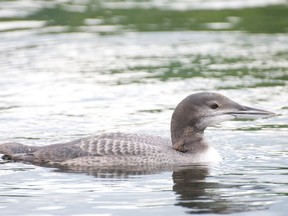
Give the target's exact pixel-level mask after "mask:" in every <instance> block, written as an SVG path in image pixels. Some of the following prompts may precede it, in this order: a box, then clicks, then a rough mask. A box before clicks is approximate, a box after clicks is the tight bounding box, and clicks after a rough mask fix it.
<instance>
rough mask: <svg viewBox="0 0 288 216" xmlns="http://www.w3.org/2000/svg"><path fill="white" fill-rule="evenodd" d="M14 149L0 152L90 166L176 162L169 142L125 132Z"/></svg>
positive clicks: (17, 157) (34, 160)
mask: <svg viewBox="0 0 288 216" xmlns="http://www.w3.org/2000/svg"><path fill="white" fill-rule="evenodd" d="M10 146H11V145H10ZM12 146H13V148H12V147H10V148H9V145H7V144H2V145H0V152H1V153H3V154H6V155H9V156H10V157H11V158H12V159H14V160H16V161H27V162H31V163H36V164H52V165H53V164H56V165H57V164H58V165H65V166H87V167H91V166H114V165H141V164H163V163H169V161H170V160H172V159H171V158H169V157H167V156H169V153H170V152H171V151H173V149H172V146H171V141H170V140H169V139H166V138H162V137H159V136H151V135H142V134H125V133H106V134H101V135H97V136H90V137H85V138H82V139H78V140H74V141H72V142H67V143H59V144H52V145H48V146H44V147H31V146H25V145H22V144H17V145H12ZM4 147H5V148H4Z"/></svg>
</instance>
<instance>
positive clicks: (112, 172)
mask: <svg viewBox="0 0 288 216" xmlns="http://www.w3.org/2000/svg"><path fill="white" fill-rule="evenodd" d="M211 169H212V170H213V166H209V165H191V166H184V167H179V166H178V167H167V166H166V167H165V166H161V167H159V166H158V167H154V166H153V167H151V166H149V167H148V166H147V167H122V168H119V167H118V168H117V167H115V168H100V169H90V170H81V169H78V170H76V169H73V170H71V169H67V168H63V167H62V168H59V169H58V170H56V172H70V173H75V172H79V173H83V172H84V173H86V174H88V175H92V176H94V177H96V178H97V179H102V180H104V179H105V180H106V181H111V180H113V179H115V180H120V179H121V180H122V181H127V182H129V179H134V178H135V177H138V178H139V177H140V176H142V175H148V174H157V173H158V174H159V173H160V174H161V173H163V172H171V174H172V175H171V176H172V180H173V186H172V188H171V190H172V191H174V192H175V194H176V201H175V203H174V205H175V206H181V207H183V208H185V209H188V211H187V210H185V212H188V213H190V214H199V213H217V214H228V213H236V212H245V211H253V210H261V209H267V208H268V207H269V206H270V205H271V204H272V203H274V202H275V200H272V199H271V198H267V197H266V196H265V195H264V194H262V193H264V192H265V191H266V192H267V191H269V189H268V188H266V186H260V185H255V183H253V178H251V179H249V181H248V182H245V183H244V182H243V178H242V177H241V176H239V179H238V180H237V179H235V177H234V176H233V174H228V173H226V175H227V176H228V177H227V179H226V180H224V181H221V180H219V179H217V177H215V176H213V175H211ZM229 175H231V177H229ZM219 178H220V179H221V176H220V177H219ZM244 179H245V177H244ZM171 183H172V182H171ZM251 185H252V186H251Z"/></svg>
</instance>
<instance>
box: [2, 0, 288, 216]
mask: <svg viewBox="0 0 288 216" xmlns="http://www.w3.org/2000/svg"><path fill="white" fill-rule="evenodd" d="M287 10H288V9H287V1H284V0H283V1H280V0H273V1H272V0H265V1H261V2H260V1H244V0H242V1H236V0H229V1H228V0H226V1H217V0H210V1H200V0H195V1H184V0H179V1H162V0H153V1H152V0H151V1H133V0H131V1H96V0H95V1H17V0H16V1H1V2H0V19H1V22H0V74H1V78H0V125H1V126H0V142H6V141H15V142H20V143H27V144H31V145H39V146H42V145H46V144H50V143H54V142H64V141H68V140H72V139H76V138H79V137H83V136H87V135H91V134H95V133H101V132H111V131H124V132H127V131H129V132H135V133H149V134H155V135H163V136H169V122H170V116H171V113H172V111H173V108H174V107H175V106H176V105H177V103H178V102H179V101H180V100H181V99H182V98H184V97H185V96H187V95H188V94H191V93H193V92H198V91H217V92H220V93H222V94H224V95H226V96H228V97H230V98H232V99H234V100H236V101H238V102H240V103H243V104H247V105H250V106H252V105H253V106H255V107H259V108H265V109H267V110H270V111H274V112H276V113H278V114H279V116H277V117H275V118H269V119H260V120H255V121H232V122H225V123H223V124H222V125H221V126H217V127H213V128H209V129H208V130H207V133H206V135H207V137H208V138H209V140H210V143H212V144H213V145H214V146H215V148H217V149H218V150H219V152H220V153H221V155H222V156H223V158H224V160H223V161H222V162H221V163H220V164H217V165H214V166H210V167H199V166H188V167H182V168H179V169H175V170H167V171H154V172H144V173H143V172H128V171H123V170H122V171H121V170H109V171H107V170H98V171H91V172H87V173H81V172H79V173H77V172H76V173H75V172H67V171H63V170H62V171H61V170H60V171H59V170H57V169H54V168H45V167H37V166H33V165H29V164H21V163H3V164H0V176H1V178H0V189H1V190H0V191H1V192H0V196H1V199H0V209H1V214H3V215H29V216H30V215H43V216H44V215H45V216H46V215H135V214H137V215H147V214H153V215H164V214H165V215H188V214H197V213H202V214H204V215H205V214H209V215H216V214H223V213H226V214H227V213H228V214H232V215H259V214H261V215H264V216H266V215H273V216H274V215H284V214H285V212H287V210H288V209H287V202H288V199H287V194H288V185H287V182H288V177H287V176H288V173H287V167H288V153H287V138H288V134H287V130H288V126H287V122H288V118H287V114H288V97H287V93H288V85H287V84H288V83H287V77H288V72H287V71H288V61H287V59H288V37H287V28H288V22H287V14H288V11H287Z"/></svg>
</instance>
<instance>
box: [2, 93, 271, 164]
mask: <svg viewBox="0 0 288 216" xmlns="http://www.w3.org/2000/svg"><path fill="white" fill-rule="evenodd" d="M274 115H275V113H272V112H269V111H266V110H260V109H256V108H252V107H247V106H243V105H240V104H238V103H236V102H234V101H232V100H230V99H228V98H227V97H225V96H223V95H221V94H218V93H212V92H200V93H195V94H191V95H189V96H188V97H186V98H185V99H183V100H182V101H181V102H180V103H179V104H178V105H177V107H176V108H175V110H174V112H173V114H172V118H171V125H170V126H171V128H170V129H171V139H168V138H162V137H159V136H151V135H144V134H129V133H106V134H100V135H95V136H89V137H84V138H81V139H77V140H74V141H71V142H66V143H59V144H52V145H47V146H42V147H38V146H28V145H23V144H20V143H13V142H11V143H3V144H0V153H1V154H4V156H3V158H6V159H10V160H13V161H21V162H29V163H32V164H36V165H43V166H47V165H49V166H50V165H51V166H53V165H55V166H64V167H82V168H85V167H87V168H91V167H113V166H147V165H151V166H155V165H188V164H195V163H209V162H216V161H220V160H221V157H220V155H219V154H218V153H217V151H216V150H215V149H214V148H213V147H212V146H210V145H209V144H208V143H207V142H206V141H205V139H204V130H205V129H206V128H207V127H208V126H213V125H215V124H218V123H220V122H223V121H227V120H232V119H235V118H259V117H270V116H274Z"/></svg>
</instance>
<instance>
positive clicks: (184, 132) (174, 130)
mask: <svg viewBox="0 0 288 216" xmlns="http://www.w3.org/2000/svg"><path fill="white" fill-rule="evenodd" d="M171 139H172V146H173V148H174V149H175V150H177V151H179V152H183V153H198V152H200V151H201V152H202V151H205V150H206V149H207V148H208V144H207V143H206V142H205V139H204V130H199V129H197V128H196V127H193V126H187V125H185V124H184V125H183V124H181V123H179V122H175V121H174V122H172V124H171Z"/></svg>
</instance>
